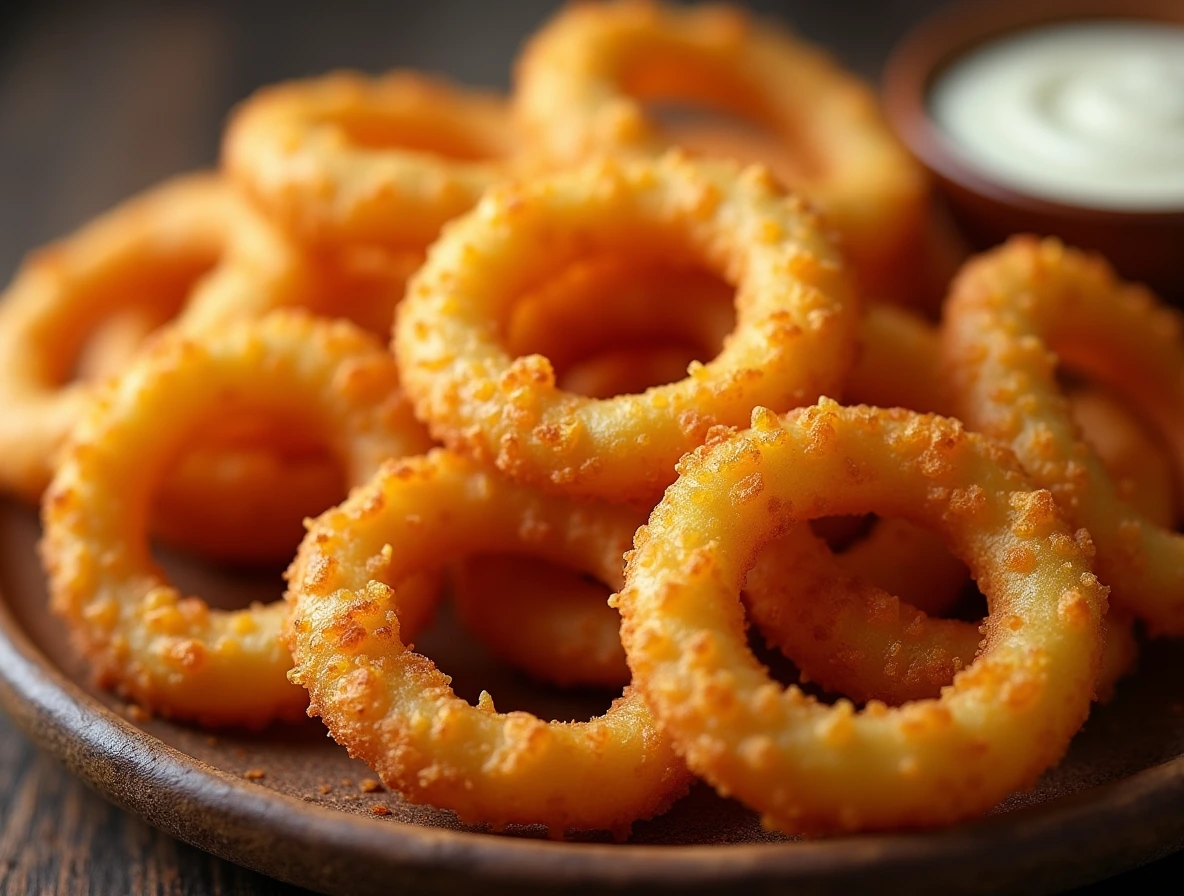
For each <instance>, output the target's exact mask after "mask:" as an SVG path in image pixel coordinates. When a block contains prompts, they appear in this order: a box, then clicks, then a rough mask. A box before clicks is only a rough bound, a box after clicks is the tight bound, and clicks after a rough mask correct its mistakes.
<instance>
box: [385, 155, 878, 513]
mask: <svg viewBox="0 0 1184 896" xmlns="http://www.w3.org/2000/svg"><path fill="white" fill-rule="evenodd" d="M816 225H817V222H816V219H815V218H814V216H813V215H812V214H811V213H810V211H809V210H808V209H807V208H806V207H805V206H804V205H803V204H802V203H801V202H800V201H798V200H796V199H794V198H793V197H789V196H787V195H785V194H784V193H783V192H782V191H781V190H780V188H779V187H778V186H777V185H776V183H775V182H774V181H773V180H772V179H771V178H770V177H769V175H768V173H767V172H765V171H764V170H763V169H757V168H752V169H747V170H745V171H743V172H740V171H738V169H736V168H734V167H732V166H731V165H728V164H724V163H706V162H701V163H698V164H696V163H691V162H689V161H687V160H686V159H684V158H682V157H680V156H679V155H677V154H675V155H670V156H666V157H663V158H662V159H660V160H657V161H652V162H622V161H614V160H605V161H602V162H600V163H596V164H593V165H590V166H586V167H584V168H582V169H579V170H577V171H573V172H565V173H561V174H556V175H553V176H550V177H547V178H540V179H536V180H533V181H530V182H528V183H524V184H514V185H510V184H507V185H502V186H500V187H496V188H494V189H493V190H491V191H490V192H489V193H487V194H486V196H485V198H484V199H482V201H481V203H480V204H479V205H478V207H477V208H476V209H475V210H474V211H473V212H471V213H470V214H468V215H465V216H463V217H461V218H458V219H457V220H456V221H454V222H453V223H452V225H451V226H450V227H449V228H448V230H447V232H446V233H445V234H444V236H443V237H442V238H441V239H440V241H438V242H437V243H436V244H435V245H434V246H433V248H432V251H431V253H430V254H429V257H428V260H427V262H426V263H425V264H424V266H423V267H422V268H421V269H420V270H419V272H418V274H416V276H415V277H414V278H413V280H412V285H411V286H410V288H409V291H408V296H407V298H406V299H405V300H404V302H403V303H402V305H400V307H399V311H398V314H397V320H396V325H395V337H394V347H395V355H396V357H397V358H398V359H399V367H400V374H401V376H402V378H403V382H404V384H405V387H406V389H407V392H408V394H409V395H411V397H412V399H413V400H414V401H415V405H416V412H417V413H418V414H419V416H420V419H422V420H425V421H427V422H428V424H429V426H430V428H431V429H432V432H433V435H435V436H436V437H437V438H439V439H441V440H442V441H443V442H444V443H445V444H446V445H448V446H449V447H451V448H454V449H456V450H460V451H463V452H464V453H466V454H468V455H471V456H473V457H475V458H477V459H479V460H481V461H483V462H491V463H495V464H496V465H497V467H498V469H500V470H502V471H503V472H505V473H507V474H508V475H510V476H512V477H513V478H515V479H517V480H519V481H523V482H528V483H530V484H534V485H537V486H540V487H546V488H549V489H551V490H558V491H562V492H564V493H566V494H570V495H573V496H578V497H604V498H608V499H611V500H621V501H625V500H628V501H644V500H646V499H648V498H650V497H653V496H655V495H657V494H658V493H659V492H660V491H661V489H662V488H663V487H665V485H667V484H668V483H669V482H670V481H671V480H672V479H673V478H674V463H675V462H676V461H677V459H678V458H679V457H680V456H681V455H682V454H683V453H684V452H685V451H687V450H689V449H690V448H692V447H693V446H695V445H696V444H699V443H700V442H701V441H702V440H703V439H704V438H705V436H706V435H707V433H708V431H709V430H710V429H711V427H712V426H716V425H720V424H724V425H727V424H731V423H736V422H740V418H742V417H744V416H746V415H747V414H748V411H749V409H750V408H751V407H752V406H753V405H754V404H756V403H758V402H763V403H766V404H769V405H771V406H773V407H778V408H782V409H788V408H792V407H797V406H799V405H801V404H803V403H804V402H809V401H812V400H814V398H816V397H817V396H818V395H819V394H820V393H822V392H824V391H827V390H830V389H833V388H834V387H835V386H837V385H838V383H839V380H840V379H841V377H842V376H843V374H844V372H845V371H846V368H847V367H848V366H849V363H850V359H851V355H852V350H853V348H854V337H855V327H856V323H857V310H856V305H855V303H854V300H853V297H852V294H851V291H850V284H849V281H848V279H847V277H846V275H845V272H844V269H843V267H842V264H841V261H840V259H839V257H838V254H837V253H836V252H835V250H834V249H833V247H832V246H831V244H830V243H829V242H828V241H827V240H826V239H825V238H824V236H823V235H822V233H821V232H820V231H819V230H818V229H817V226H816ZM543 246H545V251H540V247H543ZM647 251H648V254H649V256H650V257H651V258H652V257H655V256H656V257H658V258H660V259H661V260H662V261H663V262H665V263H669V264H674V265H678V264H685V265H688V266H694V265H705V266H706V267H707V268H708V269H710V270H714V271H717V272H720V273H722V274H724V275H726V276H728V277H729V278H733V279H734V280H735V281H736V282H735V286H736V308H737V325H736V329H735V331H733V333H732V334H731V335H730V336H729V337H728V338H727V339H726V340H725V343H724V348H723V351H722V352H721V353H720V354H719V355H718V356H717V357H716V358H715V359H713V360H712V361H710V362H709V363H707V364H703V365H696V366H695V367H694V368H693V369H692V370H691V371H690V372H689V375H688V377H687V378H685V379H683V380H681V381H679V382H677V383H672V384H669V385H666V386H660V387H657V388H654V389H650V390H648V391H647V392H646V393H645V394H644V395H641V396H618V397H616V398H612V399H607V400H597V399H589V398H586V397H583V396H578V395H572V394H570V393H564V392H561V391H560V390H558V389H557V388H556V387H555V377H554V370H553V368H552V366H551V364H550V363H549V362H548V361H547V359H546V358H545V357H542V356H539V355H531V356H527V357H524V358H518V359H516V360H515V359H513V358H511V357H510V354H509V353H508V352H507V351H506V349H505V348H504V346H503V345H502V343H501V341H500V340H499V338H498V325H499V324H504V322H505V320H506V318H507V317H508V315H509V313H510V308H511V306H512V303H513V299H514V297H515V296H516V295H519V294H521V293H522V292H523V291H524V290H527V289H529V287H530V286H531V285H532V284H533V283H538V282H541V281H545V279H546V278H547V276H548V275H549V274H554V273H556V272H558V271H561V270H563V269H564V268H566V267H568V266H570V265H571V264H572V263H573V262H576V261H578V260H579V259H581V258H587V257H589V256H592V257H595V256H599V255H613V254H622V255H627V256H633V257H637V256H638V255H639V254H640V255H641V257H643V258H644V257H645V256H646V253H647Z"/></svg>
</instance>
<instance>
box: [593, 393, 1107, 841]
mask: <svg viewBox="0 0 1184 896" xmlns="http://www.w3.org/2000/svg"><path fill="white" fill-rule="evenodd" d="M679 467H680V469H679V472H680V476H679V479H678V481H676V482H675V483H674V484H673V485H672V486H671V487H670V488H669V489H667V491H666V494H665V496H664V497H663V499H662V502H661V503H660V504H659V505H658V506H657V508H656V509H655V510H654V512H653V514H652V515H651V516H650V521H649V523H648V524H647V525H646V526H645V527H643V528H642V529H640V530H638V533H637V536H636V538H635V545H636V547H635V550H634V551H633V552H632V554H631V555H630V557H629V561H628V564H627V567H626V582H625V587H624V589H622V591H621V593H620V594H619V595H618V596H617V598H616V602H617V605H618V606H619V608H620V610H621V612H622V615H623V617H624V618H623V625H622V629H621V632H622V637H623V640H624V644H625V652H626V654H627V656H628V658H629V665H630V668H631V669H632V670H633V675H634V685H635V687H637V688H639V689H640V690H641V692H642V693H643V694H644V695H645V698H646V702H647V703H648V704H649V705H650V707H651V709H652V710H653V711H654V713H655V715H656V717H657V718H658V720H659V723H660V724H661V726H662V728H663V730H664V731H666V732H667V733H668V734H669V735H670V736H671V737H672V738H674V740H675V742H676V743H677V745H678V746H679V748H680V750H681V751H682V752H683V754H684V755H685V757H686V759H687V762H688V764H689V765H690V767H691V768H692V770H694V771H695V772H697V773H698V774H700V775H702V776H704V777H706V778H707V779H708V780H709V781H710V782H711V783H712V784H713V785H715V786H716V788H717V789H719V790H721V791H722V792H724V793H726V794H731V795H735V796H737V797H738V798H739V799H740V800H741V801H742V802H744V803H746V804H748V805H749V806H751V807H753V808H755V809H757V810H758V811H760V812H761V813H762V816H763V820H764V823H765V824H767V825H769V826H772V827H775V828H778V829H780V830H783V831H787V832H806V833H811V834H821V833H830V832H837V831H857V830H875V829H897V828H901V827H929V826H933V825H939V824H947V823H952V822H955V821H959V820H962V819H967V818H972V817H975V816H978V815H980V814H982V813H983V812H985V811H987V810H988V809H989V808H991V807H992V806H993V805H994V804H995V803H996V802H998V800H1000V799H1001V798H1002V797H1004V796H1006V795H1007V794H1009V793H1011V792H1012V791H1014V790H1016V789H1017V788H1022V787H1026V786H1028V785H1030V784H1031V783H1032V782H1034V781H1035V779H1036V777H1037V776H1038V775H1039V774H1040V773H1041V772H1042V771H1044V769H1046V768H1047V767H1049V766H1050V765H1051V764H1052V763H1053V762H1055V761H1056V760H1057V759H1059V758H1060V757H1061V756H1062V755H1063V753H1064V751H1065V748H1066V747H1067V746H1068V743H1069V740H1070V738H1071V737H1072V736H1073V734H1074V733H1075V732H1076V731H1077V729H1078V728H1079V727H1080V726H1081V724H1082V722H1084V720H1085V718H1086V716H1087V714H1088V712H1089V706H1090V697H1091V694H1092V693H1093V690H1094V683H1095V681H1096V680H1097V674H1098V667H1099V661H1100V655H1101V646H1102V644H1101V634H1100V629H1101V624H1102V617H1103V616H1104V614H1105V612H1106V588H1105V587H1104V586H1102V585H1101V584H1099V582H1098V580H1097V577H1096V576H1094V574H1093V573H1092V572H1091V571H1090V562H1089V557H1088V552H1087V551H1086V550H1083V548H1082V547H1081V546H1080V545H1079V543H1078V540H1077V539H1075V537H1074V535H1073V532H1072V530H1070V529H1069V527H1068V526H1067V525H1066V524H1065V522H1064V521H1063V519H1062V518H1061V516H1060V514H1059V511H1058V509H1057V506H1056V503H1055V502H1054V500H1053V498H1052V496H1051V495H1050V494H1049V493H1048V492H1046V491H1033V490H1031V486H1030V485H1029V484H1028V481H1027V480H1026V479H1025V478H1024V477H1023V475H1022V474H1020V473H1019V471H1018V470H1016V469H1014V468H1013V467H1012V465H1011V463H1010V461H1009V460H1008V456H1007V453H1006V451H1005V450H1004V449H1002V448H999V447H997V446H996V445H995V444H994V443H991V442H989V441H987V440H986V439H983V438H981V437H979V436H976V435H974V434H971V433H967V432H965V431H964V430H963V429H962V427H961V425H960V424H959V423H958V422H957V421H954V420H950V419H947V418H939V417H926V416H921V415H917V414H914V413H910V412H905V411H899V410H896V411H885V410H880V409H870V408H864V407H855V408H842V407H839V406H838V405H836V404H835V403H833V402H829V401H825V400H824V401H822V402H820V403H819V405H818V406H816V407H812V408H807V409H803V410H801V411H799V412H793V413H790V414H789V415H787V416H786V417H785V418H784V419H778V418H777V417H776V415H774V414H773V413H772V412H770V411H767V410H765V409H762V408H758V409H757V410H756V411H754V413H753V427H752V429H751V430H748V431H745V432H742V433H738V434H735V435H733V436H731V437H729V438H724V439H722V440H719V441H717V442H716V443H715V444H713V445H709V446H706V447H704V448H701V449H698V450H696V451H695V452H694V453H692V454H690V455H688V456H687V457H685V458H684V459H683V460H682V461H681V462H680V465H679ZM868 511H875V512H879V513H882V514H885V515H890V516H903V517H905V518H906V519H910V520H912V521H913V522H915V523H918V524H923V525H928V526H932V527H934V528H935V529H937V530H938V531H940V532H942V534H943V535H945V536H946V537H948V538H949V539H950V542H951V544H952V546H953V547H954V548H955V551H956V553H958V554H959V556H961V557H963V558H964V559H965V560H966V561H967V563H968V565H969V566H970V567H971V569H972V570H973V571H974V573H975V575H976V578H977V580H978V582H979V584H980V586H981V587H982V589H983V591H984V592H985V593H986V595H987V601H988V605H989V607H990V616H989V618H988V620H987V622H986V627H985V640H986V645H985V646H984V648H983V650H982V651H981V652H980V653H979V655H978V657H977V658H976V659H975V661H974V663H972V664H971V665H970V666H969V667H968V668H967V669H964V670H962V671H961V672H960V673H958V675H957V676H956V677H955V679H954V682H953V684H952V685H951V686H950V687H948V688H946V689H945V690H944V691H943V692H942V696H941V697H940V698H939V699H937V700H922V701H916V702H912V703H908V704H906V705H904V706H902V707H900V708H898V709H889V708H887V707H885V706H884V705H883V704H882V703H871V704H869V705H868V707H867V708H866V709H864V710H863V711H861V712H856V711H855V709H854V708H853V706H852V705H851V703H849V702H847V701H845V700H842V701H839V702H838V703H837V704H835V705H834V706H833V707H832V706H825V705H821V704H819V703H817V702H816V701H814V700H811V699H810V698H808V697H807V696H806V695H805V694H803V693H802V692H801V691H800V690H799V689H798V688H796V687H790V688H788V689H784V688H782V687H780V686H779V685H777V684H776V683H775V682H773V681H772V680H771V679H770V678H769V676H768V673H767V672H766V670H765V669H764V668H763V667H762V666H761V664H760V663H759V662H758V661H757V660H756V658H755V657H754V656H753V655H752V653H751V652H750V650H749V649H748V647H747V645H746V643H745V637H744V615H743V612H742V608H741V605H740V601H739V594H740V589H741V586H742V584H743V582H744V577H745V574H746V572H747V570H748V567H749V565H750V564H751V562H752V559H753V557H754V555H755V554H756V552H757V551H758V550H759V549H760V548H761V547H762V546H763V545H764V544H767V543H768V542H769V541H771V540H772V539H773V538H775V537H776V536H777V535H778V534H779V532H780V531H784V529H785V527H786V526H788V525H790V524H792V523H802V522H805V521H806V520H808V519H810V518H812V517H816V516H821V515H826V514H840V513H857V512H868ZM1078 538H1079V539H1083V540H1088V536H1086V535H1085V534H1083V533H1079V535H1078Z"/></svg>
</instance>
